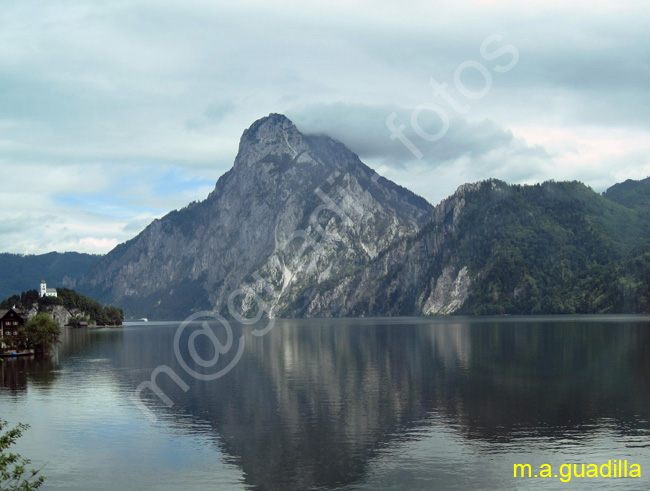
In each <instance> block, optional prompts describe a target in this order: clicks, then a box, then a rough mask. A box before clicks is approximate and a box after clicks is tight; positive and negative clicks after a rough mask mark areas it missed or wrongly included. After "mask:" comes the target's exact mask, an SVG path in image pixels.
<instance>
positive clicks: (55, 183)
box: [0, 0, 650, 254]
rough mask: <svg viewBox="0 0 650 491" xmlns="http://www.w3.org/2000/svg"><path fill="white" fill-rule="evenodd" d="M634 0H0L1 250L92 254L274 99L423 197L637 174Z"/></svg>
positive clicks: (637, 25) (189, 197) (643, 20)
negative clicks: (466, 187) (480, 184)
mask: <svg viewBox="0 0 650 491" xmlns="http://www.w3.org/2000/svg"><path fill="white" fill-rule="evenodd" d="M649 25H650V4H648V2H647V1H646V0H634V1H626V0H615V1H608V0H600V1H599V0H589V1H583V0H576V1H568V0H563V1H556V0H544V1H539V0H528V1H527V2H520V1H507V0H468V1H458V0H456V1H431V0H428V1H409V0H405V1H401V2H395V1H363V0H360V1H354V2H350V1H338V0H330V1H326V2H304V1H259V0H258V1H248V0H243V1H237V2H221V1H218V0H183V1H179V0H173V1H172V0H94V1H77V0H48V1H47V2H44V1H34V0H2V1H1V2H0V168H1V170H2V175H3V176H4V178H5V182H4V186H3V190H2V191H1V192H0V210H1V211H0V252H12V253H21V254H41V253H46V252H50V251H59V252H64V251H79V252H88V253H95V254H103V253H106V252H108V251H109V250H111V249H112V248H113V247H114V246H115V245H117V244H118V243H120V242H123V241H125V240H128V239H130V238H132V237H134V236H135V235H137V234H138V233H139V232H140V231H141V230H142V229H143V228H144V227H146V225H147V224H149V223H150V222H151V221H152V220H153V219H155V218H158V217H161V216H163V215H165V214H166V213H168V212H169V211H171V210H173V209H178V208H181V207H183V206H185V205H187V204H188V203H189V202H191V201H194V200H201V199H204V198H205V197H207V195H208V193H209V192H210V191H211V190H212V189H213V188H214V185H215V183H216V180H217V179H218V178H219V176H220V175H222V174H223V173H224V172H226V171H227V170H228V169H230V167H231V166H232V164H233V160H234V158H235V155H236V153H237V147H238V142H239V138H240V136H241V134H242V132H243V131H244V129H246V128H247V127H249V126H250V125H251V123H252V122H253V121H255V120H257V119H259V118H261V117H264V116H266V115H268V114H269V113H272V112H277V113H283V114H285V115H287V117H289V118H290V119H291V120H292V121H293V122H294V123H295V124H296V126H297V127H298V129H300V130H301V131H303V132H305V133H325V134H328V135H330V136H332V137H333V138H335V139H337V140H339V141H341V142H343V143H344V144H346V145H347V146H348V147H349V148H350V149H351V150H352V151H354V152H355V153H357V154H358V155H359V156H360V158H361V159H362V160H363V161H364V162H365V163H366V164H368V165H370V166H371V167H373V168H375V169H376V170H377V171H378V172H379V173H380V174H381V175H383V176H384V177H386V178H389V179H392V180H394V181H395V182H397V183H399V184H401V185H403V186H405V187H407V188H409V189H411V190H412V191H414V192H416V193H417V194H420V195H421V196H424V197H425V198H426V199H428V200H429V201H430V202H431V203H432V204H434V205H435V204H437V203H438V202H440V200H442V199H444V198H445V197H447V196H448V195H450V194H452V193H453V192H454V191H455V189H456V188H457V187H458V186H460V185H462V184H463V183H466V182H475V181H480V180H483V179H487V178H498V179H503V180H505V181H506V182H509V183H534V182H542V181H546V180H549V179H555V180H574V179H575V180H580V181H582V182H584V183H586V184H587V185H589V186H591V187H592V188H594V189H595V190H596V191H598V192H602V191H604V190H605V189H606V188H607V187H608V186H610V185H612V184H614V183H616V182H620V181H623V180H625V179H641V178H645V177H647V176H649V175H650V137H649V136H650V111H649V110H648V108H649V107H650V91H649V88H650V34H649V32H650V29H648V26H649Z"/></svg>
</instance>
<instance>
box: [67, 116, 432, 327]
mask: <svg viewBox="0 0 650 491" xmlns="http://www.w3.org/2000/svg"><path fill="white" fill-rule="evenodd" d="M432 210H433V207H432V206H431V205H430V204H429V203H428V202H427V201H426V200H424V199H423V198H421V197H419V196H416V195H415V194H413V193H412V192H410V191H408V190H407V189H404V188H402V187H400V186H398V185H397V184H395V183H393V182H391V181H389V180H387V179H384V178H381V177H379V176H378V175H377V174H376V173H375V172H374V171H373V170H372V169H370V168H369V167H367V166H366V165H365V164H363V163H362V162H361V161H360V160H359V158H358V157H357V155H355V154H354V153H352V152H351V151H350V150H348V149H347V148H346V147H345V146H344V145H342V144H341V143H339V142H336V141H334V140H332V139H331V138H329V137H326V136H321V135H304V134H302V133H301V132H300V131H298V129H297V128H296V127H295V125H294V124H293V123H292V122H291V121H290V120H289V119H287V118H286V117H285V116H282V115H279V114H271V115H269V116H268V117H265V118H262V119H260V120H258V121H256V122H255V123H254V124H253V125H252V126H251V127H250V128H248V129H247V130H246V131H244V133H243V135H242V137H241V141H240V144H239V151H238V154H237V157H236V158H235V162H234V165H233V167H232V169H231V170H230V171H228V172H227V173H226V174H224V175H223V176H222V177H221V178H220V179H219V180H218V182H217V184H216V187H215V189H214V191H213V192H212V193H211V194H210V195H209V196H208V197H207V199H205V200H204V201H201V202H195V203H192V204H190V205H189V206H187V207H186V208H183V209H181V210H179V211H173V212H171V213H169V214H168V215H166V216H165V217H163V218H161V219H159V220H155V221H154V222H153V223H151V224H150V225H149V226H148V227H147V228H146V229H145V230H144V231H143V232H142V233H140V234H139V235H138V236H137V237H135V238H134V239H132V240H130V241H128V242H126V243H124V244H121V245H119V246H118V247H116V248H115V249H114V250H113V251H111V252H110V253H109V254H107V255H106V256H105V257H103V258H102V260H101V261H100V262H99V263H98V264H97V265H96V266H95V267H94V268H93V269H92V270H91V271H90V272H88V273H87V274H86V275H85V276H84V278H83V279H82V281H81V282H80V283H79V285H78V286H79V289H80V291H82V292H84V293H87V294H89V295H90V296H92V297H93V298H97V299H100V300H102V301H104V302H110V303H113V304H116V305H119V306H120V307H122V308H123V309H124V310H125V312H126V314H127V316H138V317H139V316H146V317H154V318H176V319H182V318H184V317H186V316H187V315H188V314H190V313H191V312H194V311H198V310H203V309H215V310H217V311H222V312H224V313H227V311H228V310H232V308H231V309H228V299H229V297H230V296H231V295H232V294H233V292H237V291H239V292H241V294H240V295H237V296H236V297H231V304H232V306H234V307H236V308H237V309H238V311H239V312H242V313H244V314H247V315H255V314H256V309H257V305H258V302H256V298H258V297H256V295H264V296H265V298H267V300H268V304H269V305H270V307H269V309H268V310H269V312H267V315H276V314H277V312H278V311H281V310H286V306H287V305H288V304H295V303H296V302H297V301H299V298H300V295H301V292H302V291H303V290H304V289H305V288H308V287H309V286H310V285H319V284H323V283H326V282H327V281H328V280H329V279H331V278H337V277H340V276H344V275H349V274H352V273H353V272H354V271H357V270H359V269H362V268H364V267H365V266H366V265H367V264H369V263H370V262H371V261H372V260H373V259H375V258H376V257H378V255H380V254H382V253H383V252H384V251H385V250H387V249H388V248H389V247H391V246H392V245H393V244H395V242H397V241H400V240H402V239H405V238H407V237H412V236H414V235H415V234H416V233H417V232H418V231H419V230H420V229H421V228H422V226H423V225H425V224H426V223H427V222H429V221H430V219H431V213H432Z"/></svg>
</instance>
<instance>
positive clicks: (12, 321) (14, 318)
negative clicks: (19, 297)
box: [0, 307, 27, 353]
mask: <svg viewBox="0 0 650 491" xmlns="http://www.w3.org/2000/svg"><path fill="white" fill-rule="evenodd" d="M26 321H27V316H26V314H25V313H24V312H21V311H20V310H17V309H15V308H13V307H12V308H10V309H2V310H0V353H4V352H5V351H11V350H15V349H16V344H17V340H18V329H19V328H20V327H22V326H24V325H25V322H26Z"/></svg>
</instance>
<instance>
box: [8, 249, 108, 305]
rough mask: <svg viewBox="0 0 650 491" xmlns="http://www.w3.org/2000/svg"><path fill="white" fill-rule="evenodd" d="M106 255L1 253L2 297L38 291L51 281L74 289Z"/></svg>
mask: <svg viewBox="0 0 650 491" xmlns="http://www.w3.org/2000/svg"><path fill="white" fill-rule="evenodd" d="M101 257H102V256H99V255H93V254H83V253H79V252H64V253H59V252H50V253H47V254H39V255H23V254H9V253H0V298H7V297H8V296H10V295H14V294H15V293H17V292H21V291H27V290H34V289H38V288H39V286H40V284H41V280H42V279H44V278H47V280H48V283H50V286H53V287H56V286H58V287H70V288H73V287H74V286H75V284H76V282H77V280H78V279H79V278H81V277H82V276H83V275H84V274H85V273H86V272H88V271H89V270H90V269H91V268H92V267H93V266H95V265H96V264H97V263H98V262H99V260H100V259H101Z"/></svg>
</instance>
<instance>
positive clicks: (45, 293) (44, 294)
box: [40, 280, 57, 297]
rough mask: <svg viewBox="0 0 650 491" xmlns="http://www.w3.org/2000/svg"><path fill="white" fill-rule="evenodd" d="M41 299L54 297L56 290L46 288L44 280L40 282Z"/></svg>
mask: <svg viewBox="0 0 650 491" xmlns="http://www.w3.org/2000/svg"><path fill="white" fill-rule="evenodd" d="M40 295H41V297H56V296H57V294H56V288H48V287H47V285H46V284H45V280H43V281H41V293H40Z"/></svg>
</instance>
